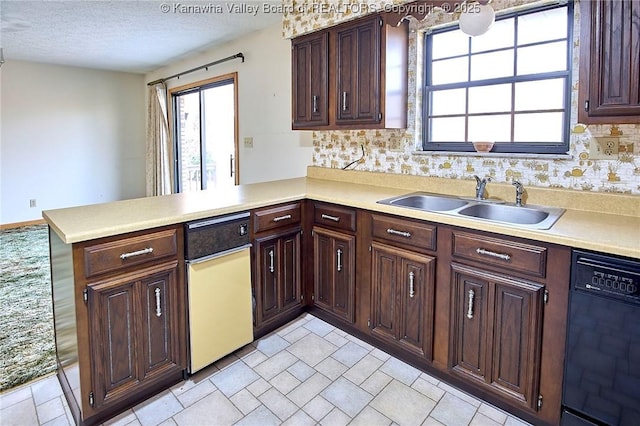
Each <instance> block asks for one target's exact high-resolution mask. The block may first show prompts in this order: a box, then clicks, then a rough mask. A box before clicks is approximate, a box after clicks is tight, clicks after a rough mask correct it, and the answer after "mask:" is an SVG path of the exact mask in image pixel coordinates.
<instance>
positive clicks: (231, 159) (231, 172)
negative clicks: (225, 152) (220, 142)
mask: <svg viewBox="0 0 640 426" xmlns="http://www.w3.org/2000/svg"><path fill="white" fill-rule="evenodd" d="M229 177H233V154H229Z"/></svg>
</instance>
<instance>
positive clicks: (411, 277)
mask: <svg viewBox="0 0 640 426" xmlns="http://www.w3.org/2000/svg"><path fill="white" fill-rule="evenodd" d="M415 276H416V274H414V273H413V272H409V297H410V298H412V299H413V296H415V295H416V292H415V288H414V287H413V284H414V279H415Z"/></svg>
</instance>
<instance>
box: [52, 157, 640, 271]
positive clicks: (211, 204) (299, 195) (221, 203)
mask: <svg viewBox="0 0 640 426" xmlns="http://www.w3.org/2000/svg"><path fill="white" fill-rule="evenodd" d="M381 175H382V176H381ZM474 188H475V182H472V181H459V180H448V179H438V178H425V177H416V176H402V175H391V176H390V175H385V174H380V173H368V172H343V171H336V170H332V169H320V168H316V167H310V168H309V170H308V176H307V177H306V178H295V179H287V180H279V181H273V182H265V183H258V184H250V185H240V186H236V187H233V188H229V189H220V190H209V191H199V192H192V193H181V194H173V195H166V196H160V197H148V198H139V199H133V200H124V201H116V202H112V203H105V204H94V205H88V206H82V207H71V208H65V209H56V210H46V211H43V213H42V214H43V217H44V218H45V220H46V222H47V223H48V224H49V225H50V226H51V227H52V229H53V230H54V231H55V232H56V233H57V234H58V236H59V237H60V238H61V239H62V241H64V242H65V243H76V242H80V241H86V240H92V239H96V238H100V237H106V236H111V235H117V234H122V233H126V232H132V231H138V230H143V229H150V228H155V227H158V226H163V225H170V224H176V223H182V222H188V221H191V220H196V219H202V218H206V217H210V216H218V215H223V214H227V213H233V212H237V211H242V210H250V209H255V208H259V207H264V206H268V205H272V204H277V203H282V202H288V201H294V200H301V199H305V198H307V199H312V200H318V201H325V202H331V203H337V204H342V205H347V206H352V207H357V208H361V209H367V210H371V211H377V212H384V213H391V214H395V215H398V216H405V217H411V218H416V219H421V220H426V221H430V222H436V223H442V224H448V225H455V226H460V227H465V228H469V229H477V230H482V231H488V232H495V233H498V234H503V235H510V236H514V237H522V238H529V239H533V240H538V241H543V242H548V243H554V244H561V245H566V246H570V247H575V248H582V249H587V250H595V251H600V252H605V253H611V254H618V255H622V256H628V257H633V258H637V259H640V197H637V196H628V195H622V194H600V193H596V194H594V193H583V192H579V191H567V190H546V189H541V188H530V189H528V190H527V194H526V195H527V196H528V198H525V202H528V203H530V204H537V205H548V206H554V207H562V208H565V209H566V211H565V212H564V214H563V215H562V216H561V217H560V219H559V220H558V221H557V222H556V223H555V224H554V225H553V226H552V227H551V229H548V230H533V229H526V228H520V227H517V226H508V225H503V224H499V223H491V222H487V221H482V220H477V219H472V218H466V217H460V216H449V215H446V214H440V213H429V212H423V211H418V210H411V209H406V208H402V207H395V206H388V205H383V204H378V203H377V201H379V200H381V199H385V198H389V197H394V196H398V195H403V194H406V193H408V192H414V191H426V192H436V193H445V194H449V195H458V196H459V195H466V196H469V195H473V193H474ZM487 191H488V192H489V195H490V196H492V197H494V196H495V197H499V198H503V199H505V200H507V201H513V200H511V198H512V197H513V194H514V189H513V187H511V185H506V184H502V185H501V184H492V183H490V184H489V185H488V186H487Z"/></svg>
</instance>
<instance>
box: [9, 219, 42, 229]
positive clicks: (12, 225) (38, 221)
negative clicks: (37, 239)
mask: <svg viewBox="0 0 640 426" xmlns="http://www.w3.org/2000/svg"><path fill="white" fill-rule="evenodd" d="M45 223H47V222H45V221H44V219H36V220H27V221H24V222H15V223H4V224H0V231H4V230H5V229H12V228H20V227H21V226H31V225H44V224H45Z"/></svg>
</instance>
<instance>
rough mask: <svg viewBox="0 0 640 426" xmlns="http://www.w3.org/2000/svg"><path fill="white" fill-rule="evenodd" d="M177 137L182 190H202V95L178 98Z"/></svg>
mask: <svg viewBox="0 0 640 426" xmlns="http://www.w3.org/2000/svg"><path fill="white" fill-rule="evenodd" d="M176 115H177V125H178V128H177V136H178V142H179V148H180V160H181V161H180V172H181V173H180V190H181V191H182V192H188V191H199V190H200V189H202V186H201V180H200V173H201V172H200V93H199V92H193V93H188V94H185V95H179V96H177V97H176Z"/></svg>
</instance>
